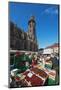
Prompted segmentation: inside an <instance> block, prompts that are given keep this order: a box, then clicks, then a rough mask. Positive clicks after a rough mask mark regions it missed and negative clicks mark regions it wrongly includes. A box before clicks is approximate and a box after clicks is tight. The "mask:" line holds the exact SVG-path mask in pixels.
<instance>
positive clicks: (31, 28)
mask: <svg viewBox="0 0 61 90" xmlns="http://www.w3.org/2000/svg"><path fill="white" fill-rule="evenodd" d="M35 27H36V22H35V17H34V16H32V17H31V18H30V20H29V21H28V40H29V42H28V49H30V50H31V51H37V49H38V46H37V38H36V28H35Z"/></svg>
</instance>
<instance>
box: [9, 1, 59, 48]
mask: <svg viewBox="0 0 61 90" xmlns="http://www.w3.org/2000/svg"><path fill="white" fill-rule="evenodd" d="M58 8H59V6H58V5H54V4H52V5H51V4H31V3H15V2H9V21H12V22H13V23H15V24H16V25H17V27H19V28H22V29H23V30H24V31H25V32H27V31H28V20H29V19H30V17H31V16H35V21H36V36H37V41H38V48H45V47H47V46H49V45H52V44H54V43H57V42H58V31H59V30H58V28H59V25H58V17H59V10H58Z"/></svg>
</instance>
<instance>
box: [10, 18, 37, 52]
mask: <svg viewBox="0 0 61 90" xmlns="http://www.w3.org/2000/svg"><path fill="white" fill-rule="evenodd" d="M35 26H36V22H35V17H34V16H32V17H31V18H30V20H29V21H28V32H24V31H23V30H22V29H21V28H18V27H17V26H16V25H15V24H13V23H12V22H10V48H11V49H12V50H24V51H37V50H38V45H37V38H36V28H35Z"/></svg>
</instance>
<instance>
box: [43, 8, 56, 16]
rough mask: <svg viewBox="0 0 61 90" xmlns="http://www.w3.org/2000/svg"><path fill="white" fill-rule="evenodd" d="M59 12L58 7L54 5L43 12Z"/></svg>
mask: <svg viewBox="0 0 61 90" xmlns="http://www.w3.org/2000/svg"><path fill="white" fill-rule="evenodd" d="M45 13H46V14H58V8H53V7H50V8H47V9H45V10H44V11H43V12H42V14H45Z"/></svg>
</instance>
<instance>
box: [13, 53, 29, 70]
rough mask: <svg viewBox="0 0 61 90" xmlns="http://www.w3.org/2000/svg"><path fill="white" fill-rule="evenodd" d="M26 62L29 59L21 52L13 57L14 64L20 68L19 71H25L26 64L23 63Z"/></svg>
mask: <svg viewBox="0 0 61 90" xmlns="http://www.w3.org/2000/svg"><path fill="white" fill-rule="evenodd" d="M26 62H29V63H30V62H31V59H30V58H29V57H28V55H25V54H22V55H19V56H18V57H16V58H15V64H16V67H17V68H18V69H21V71H25V70H26V69H27V68H29V67H28V66H26V65H25V63H26Z"/></svg>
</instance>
